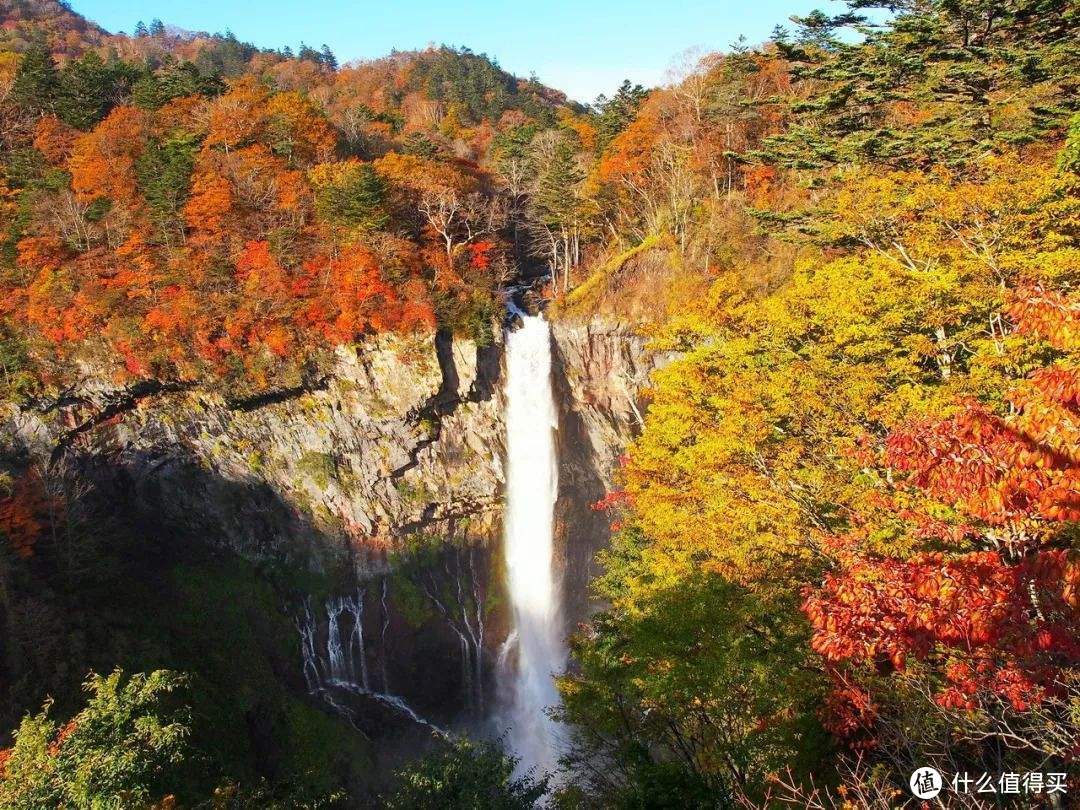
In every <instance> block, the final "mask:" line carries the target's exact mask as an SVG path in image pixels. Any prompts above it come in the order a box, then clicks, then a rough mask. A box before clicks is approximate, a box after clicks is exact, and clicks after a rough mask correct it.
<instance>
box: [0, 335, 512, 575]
mask: <svg viewBox="0 0 1080 810" xmlns="http://www.w3.org/2000/svg"><path fill="white" fill-rule="evenodd" d="M433 344H435V345H436V346H437V348H438V351H434V350H433ZM499 373H500V369H499V347H497V346H495V347H489V348H486V349H477V348H476V347H475V346H473V345H471V344H468V343H463V342H452V341H450V340H449V339H447V338H446V337H445V336H438V338H436V339H433V338H432V336H426V337H416V338H410V339H403V338H384V339H382V340H380V341H378V342H377V343H376V344H374V345H372V346H369V347H366V348H365V349H364V351H363V352H362V353H357V352H355V351H352V350H341V351H340V352H339V355H338V358H337V363H336V365H335V367H334V368H333V370H332V372H331V373H330V374H328V375H327V376H326V377H324V378H322V379H320V380H318V381H317V382H315V383H313V384H311V385H310V386H308V388H307V389H306V390H304V389H297V390H290V391H273V392H268V393H267V394H265V395H263V396H260V397H256V398H252V399H248V400H240V401H230V400H228V399H227V398H226V396H225V395H223V394H222V393H221V392H208V391H204V390H201V389H192V390H181V391H174V392H168V391H165V392H157V393H153V394H150V395H147V396H144V397H143V398H141V399H139V400H138V401H137V402H136V403H135V404H134V406H133V407H131V408H130V409H128V410H125V411H122V412H119V413H117V414H116V415H114V416H113V417H112V418H111V419H109V420H108V421H106V422H105V423H103V424H100V425H97V426H94V427H93V428H92V429H87V430H85V431H80V430H79V428H80V427H81V426H83V425H85V424H87V423H89V422H92V421H93V420H94V419H95V418H97V416H98V415H100V414H101V413H103V412H105V411H107V409H109V407H110V405H112V404H113V403H116V402H118V401H120V400H122V399H123V396H124V392H111V391H107V390H103V389H100V388H98V389H95V388H93V387H89V386H88V388H87V389H86V390H84V391H79V392H76V393H75V394H73V395H71V396H69V397H68V403H67V404H64V405H61V406H60V407H57V408H55V409H53V410H51V411H50V412H49V413H45V414H43V413H40V412H36V411H22V412H19V413H17V414H14V413H13V414H9V419H8V423H7V428H8V430H7V431H6V434H7V435H8V436H11V437H13V438H14V439H16V440H17V441H19V442H20V443H22V444H24V446H26V447H28V448H29V449H30V450H31V452H32V454H33V455H35V456H38V457H39V458H42V459H44V458H49V457H50V455H55V458H56V460H57V461H59V462H61V463H64V464H70V463H74V465H75V467H76V469H81V468H85V467H86V466H88V465H89V467H90V468H93V470H94V472H95V474H99V475H100V474H103V473H104V472H105V471H104V470H103V469H102V468H103V466H106V465H107V466H108V467H110V468H113V469H114V470H117V469H120V470H123V472H124V474H125V476H126V477H127V478H128V479H129V480H130V484H131V486H133V487H134V489H135V490H136V492H137V493H138V494H139V496H140V497H141V498H142V499H144V500H145V501H146V502H147V503H148V504H152V506H153V508H154V509H156V510H161V511H162V512H163V513H165V514H167V515H169V516H174V517H176V518H178V519H180V520H187V521H192V522H195V523H197V524H199V525H200V526H201V527H202V528H203V529H204V531H205V532H207V537H208V539H210V540H212V542H214V543H215V544H219V545H223V546H226V547H228V548H230V549H232V550H234V551H236V552H237V553H239V554H240V555H242V556H244V557H245V558H248V559H250V560H268V559H277V560H281V561H287V562H289V563H290V564H294V565H306V566H309V567H310V568H312V569H313V570H316V571H325V570H327V569H329V568H333V567H337V566H339V565H340V564H341V563H342V562H343V561H346V560H351V561H352V562H353V565H354V567H355V571H356V574H357V575H358V576H360V577H363V576H365V575H367V574H370V573H374V572H378V571H381V570H383V569H384V568H385V557H386V553H387V552H389V551H392V550H393V549H394V548H395V547H396V545H397V543H398V541H399V540H400V539H401V538H402V537H403V536H404V535H406V534H410V533H413V532H417V531H425V532H430V533H433V534H441V533H448V532H450V529H451V524H452V523H456V524H457V526H458V527H460V525H461V519H462V518H466V517H467V518H469V519H470V522H471V523H470V525H469V528H468V531H469V532H470V533H473V534H490V533H491V532H492V531H494V530H495V528H496V527H497V524H498V515H499V508H500V504H499V493H500V491H501V486H502V480H503V472H502V462H501V459H502V455H503V452H502V448H503V441H504V439H503V436H502V430H501V424H500V413H501V410H502V407H501V399H500V388H499V385H498V376H499ZM62 445H66V446H68V449H67V451H66V452H62V453H60V454H56V453H55V448H57V447H60V446H62ZM265 493H273V495H274V496H275V498H276V499H277V501H279V503H278V505H277V507H273V506H270V505H268V503H267V499H266V498H265V497H262V495H263V494H265Z"/></svg>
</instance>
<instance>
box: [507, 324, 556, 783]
mask: <svg viewBox="0 0 1080 810" xmlns="http://www.w3.org/2000/svg"><path fill="white" fill-rule="evenodd" d="M521 320H522V326H521V328H519V329H517V330H514V331H513V332H511V333H510V334H509V335H508V337H507V341H506V433H507V436H506V445H507V482H506V528H505V555H506V569H507V580H508V586H509V592H510V605H511V609H512V618H513V631H512V636H511V637H516V648H517V649H516V652H517V654H516V656H511V655H506V656H505V659H506V663H505V665H504V670H505V671H504V672H503V673H502V676H503V684H504V689H503V692H504V695H505V700H504V706H503V716H502V717H501V720H502V721H503V723H504V724H505V725H506V726H507V727H508V744H509V746H510V748H511V749H512V750H513V752H514V753H515V754H516V755H517V756H519V757H520V758H521V764H520V770H528V769H530V768H536V769H538V770H539V771H542V772H543V771H552V770H553V769H554V767H555V764H556V760H557V750H556V738H557V724H556V723H555V722H554V721H552V720H551V719H550V718H548V716H547V715H546V713H545V710H546V709H547V708H549V707H551V706H555V705H556V704H557V703H558V702H559V695H558V692H557V691H556V689H555V682H554V680H553V675H554V674H555V673H558V672H561V671H562V669H563V667H564V666H565V664H566V655H567V653H566V645H565V643H564V639H563V627H562V617H561V611H560V598H559V585H558V579H557V577H556V574H555V571H554V569H553V551H554V543H553V539H554V537H553V535H554V508H555V498H556V495H557V483H558V467H557V459H556V451H555V428H556V424H557V420H556V411H555V398H554V394H553V392H552V385H551V333H550V328H549V326H548V323H547V321H545V320H544V319H543V318H542V317H540V316H528V315H524V314H522V318H521ZM500 657H503V656H500ZM515 659H516V660H515Z"/></svg>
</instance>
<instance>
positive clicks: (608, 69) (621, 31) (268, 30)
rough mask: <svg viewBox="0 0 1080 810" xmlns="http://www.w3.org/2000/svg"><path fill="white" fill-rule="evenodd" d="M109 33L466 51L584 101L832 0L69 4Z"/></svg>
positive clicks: (362, 53)
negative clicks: (167, 27) (143, 30)
mask: <svg viewBox="0 0 1080 810" xmlns="http://www.w3.org/2000/svg"><path fill="white" fill-rule="evenodd" d="M72 7H73V8H74V9H75V10H76V11H78V12H79V13H81V14H83V15H85V16H86V17H89V18H90V19H91V20H94V21H95V22H97V23H98V24H100V25H101V26H103V27H104V28H106V29H108V30H110V31H127V32H128V33H131V31H132V30H133V29H134V27H135V23H136V22H138V21H139V20H144V21H145V22H146V23H147V24H149V22H150V20H151V19H152V18H153V17H160V18H161V19H162V20H163V21H164V22H165V23H166V24H171V25H176V26H179V27H180V28H186V29H189V30H196V31H211V32H213V31H224V30H225V29H227V28H228V29H232V31H233V32H234V33H235V34H236V35H237V36H238V37H239V38H240V39H243V40H247V41H250V42H254V43H255V44H256V45H260V46H264V47H280V46H282V45H291V46H292V47H293V48H294V49H295V48H296V46H297V45H298V44H299V43H300V41H301V40H303V41H304V42H306V43H307V44H309V45H313V46H315V47H319V46H321V45H322V44H323V43H324V42H325V43H326V44H328V45H329V46H330V47H331V49H333V51H334V53H335V54H336V55H337V57H338V59H339V60H341V61H342V62H344V61H347V60H351V59H371V58H375V57H379V56H383V55H385V54H386V53H388V52H389V51H390V50H391V49H392V48H397V49H399V50H408V49H412V48H419V47H424V46H425V45H428V44H431V43H434V44H443V43H445V44H448V45H459V46H462V45H464V46H468V47H469V48H472V49H473V50H474V51H476V52H478V53H480V52H483V53H487V54H488V55H489V56H493V57H495V58H496V59H498V61H499V63H500V64H501V65H502V66H503V68H505V69H506V70H509V71H511V72H512V73H516V74H517V75H520V76H528V75H529V74H530V73H533V72H535V73H536V75H537V77H538V78H539V79H540V80H541V81H543V82H545V83H546V84H549V85H551V86H553V87H557V88H558V89H560V90H563V91H564V92H566V93H567V94H568V95H570V96H571V97H572V98H575V99H578V100H579V101H591V100H592V99H593V98H595V97H596V95H597V94H598V93H601V92H604V93H608V94H610V92H611V91H612V90H613V89H614V88H615V87H617V86H618V84H619V83H620V82H621V81H622V79H623V78H629V79H631V80H632V81H635V82H640V83H641V84H644V85H654V84H659V83H662V82H663V80H664V77H665V74H666V72H667V70H668V69H669V68H670V67H671V65H672V64H673V63H677V62H678V61H679V57H680V54H682V53H683V52H685V51H686V50H687V49H688V48H695V47H696V48H701V49H704V50H706V51H708V50H720V49H725V48H726V47H727V46H728V45H729V44H730V43H731V42H733V41H734V40H735V39H736V38H737V37H738V36H739V34H744V35H745V36H746V37H747V39H748V40H750V41H751V42H752V43H753V42H760V41H762V40H764V39H765V38H766V37H768V35H769V32H770V31H771V30H772V28H773V26H774V25H775V24H776V23H785V22H786V21H787V18H788V17H789V16H790V15H791V14H805V13H806V12H807V11H809V10H811V9H814V8H822V9H823V10H825V11H827V12H833V13H836V11H837V10H839V9H840V8H842V4H841V3H838V2H833V1H832V0H743V2H737V1H736V0H623V1H622V2H615V0H578V2H574V1H573V0H548V2H531V3H526V2H520V0H519V1H518V2H498V1H497V0H461V2H446V1H445V0H443V2H439V1H438V0H352V1H351V2H349V0H307V1H306V2H302V3H297V2H286V0H259V1H258V2H251V0H249V2H243V3H241V2H228V0H218V2H211V1H208V0H169V1H168V2H165V1H164V0H152V1H151V2H146V0H72Z"/></svg>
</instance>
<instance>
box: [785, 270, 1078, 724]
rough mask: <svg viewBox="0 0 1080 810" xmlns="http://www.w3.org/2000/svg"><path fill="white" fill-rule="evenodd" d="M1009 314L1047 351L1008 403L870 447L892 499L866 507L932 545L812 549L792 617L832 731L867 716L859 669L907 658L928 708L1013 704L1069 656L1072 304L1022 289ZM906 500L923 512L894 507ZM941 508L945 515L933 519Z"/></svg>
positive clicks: (853, 537)
mask: <svg viewBox="0 0 1080 810" xmlns="http://www.w3.org/2000/svg"><path fill="white" fill-rule="evenodd" d="M1009 314H1010V315H1011V316H1012V317H1013V318H1014V319H1016V323H1017V331H1018V332H1021V333H1023V334H1028V335H1032V336H1035V337H1038V338H1041V339H1042V340H1043V341H1044V342H1045V343H1047V344H1049V345H1050V346H1051V347H1053V348H1054V349H1056V350H1058V351H1059V352H1060V353H1061V355H1062V356H1060V357H1059V358H1058V360H1057V361H1055V363H1054V364H1053V365H1048V366H1046V367H1044V368H1042V369H1040V370H1038V371H1036V372H1034V373H1032V374H1030V375H1029V376H1028V377H1027V378H1026V379H1024V380H1023V381H1021V382H1020V383H1019V384H1018V385H1017V386H1016V387H1015V388H1014V389H1013V390H1011V391H1009V392H1008V396H1007V397H1006V399H1007V401H1008V402H1009V403H1010V404H1011V410H1010V412H1009V413H1008V414H1006V415H999V414H998V413H995V412H994V411H993V410H991V409H990V408H989V407H988V406H985V405H983V404H980V403H977V402H966V403H962V409H961V410H960V412H959V413H957V414H956V415H954V416H951V417H949V418H946V419H939V420H932V419H922V420H914V421H910V422H908V423H906V424H904V425H902V426H900V427H899V428H897V429H896V430H894V431H893V432H892V433H891V435H890V436H889V437H888V439H887V440H886V442H885V448H884V460H885V463H886V465H887V466H888V467H889V468H890V470H891V471H892V473H893V475H894V476H895V477H896V479H897V483H896V485H895V487H894V488H895V489H896V491H897V493H898V494H900V493H907V494H908V497H906V498H896V499H893V498H892V497H891V496H885V497H882V498H880V499H879V505H886V506H889V505H892V510H893V511H892V518H891V519H897V518H898V519H899V520H900V521H901V522H902V525H904V526H905V527H906V528H907V531H908V532H909V533H910V535H911V536H912V537H915V538H918V539H921V540H923V541H929V542H930V544H931V547H932V548H937V549H942V548H944V549H946V550H935V551H928V552H924V553H919V554H915V555H913V556H911V557H909V558H906V559H904V558H897V557H889V556H881V555H876V554H872V553H870V552H869V551H867V550H866V543H865V541H866V538H867V537H868V536H869V535H870V534H871V533H872V532H873V530H874V527H873V526H861V527H859V528H857V529H855V530H852V531H850V532H848V533H846V534H844V535H842V536H833V537H828V538H825V541H824V543H823V548H824V549H825V551H826V553H828V554H829V555H830V556H831V558H832V559H833V560H834V562H835V569H834V570H833V571H832V572H831V573H829V574H828V575H827V576H826V577H825V579H824V582H823V583H822V584H821V585H820V586H819V587H816V588H811V589H809V590H808V591H807V593H806V599H805V602H804V605H803V610H804V612H805V613H806V615H807V617H808V618H809V620H810V624H811V627H812V629H813V638H812V642H811V644H812V647H813V649H814V650H815V651H816V652H817V653H819V654H820V655H821V656H822V657H823V658H824V659H825V661H826V663H827V666H828V668H829V670H830V673H831V674H832V676H833V678H834V681H835V685H836V688H835V690H834V693H833V695H832V698H831V699H830V702H829V705H828V706H827V707H826V712H827V715H828V716H827V721H828V723H829V725H830V728H831V729H832V730H833V731H834V732H836V733H837V734H839V735H841V736H848V735H852V734H853V733H855V732H856V731H859V730H864V729H866V728H867V727H868V726H869V725H870V724H871V723H872V721H873V717H874V712H875V707H874V704H873V700H872V697H871V693H870V691H869V690H868V689H867V688H866V687H865V685H864V683H863V681H862V679H861V678H860V675H859V673H860V672H863V673H876V674H877V675H890V674H894V673H897V672H901V671H904V670H905V669H907V668H908V667H909V665H910V659H916V660H918V661H919V662H920V663H921V665H922V666H923V667H925V668H928V670H929V672H930V677H931V680H932V682H934V683H936V684H937V687H936V694H935V695H934V698H935V700H936V702H937V703H938V704H939V705H941V706H943V707H947V708H952V709H961V710H972V709H975V708H978V707H979V706H980V705H982V703H983V702H984V701H985V700H986V699H988V698H989V699H995V700H1004V701H1006V702H1007V703H1008V704H1009V705H1010V706H1011V707H1012V709H1013V710H1014V711H1025V710H1027V709H1029V708H1031V707H1032V706H1033V705H1035V704H1038V703H1040V702H1041V701H1043V700H1045V699H1046V698H1048V697H1052V696H1055V695H1057V694H1059V692H1060V689H1061V673H1062V672H1063V670H1064V669H1066V668H1070V667H1075V666H1077V665H1078V664H1080V642H1078V640H1077V635H1076V628H1077V627H1078V626H1080V598H1078V594H1080V564H1078V562H1077V559H1076V557H1075V555H1074V554H1073V553H1072V551H1071V549H1069V548H1068V545H1069V543H1068V540H1067V536H1068V530H1067V528H1066V524H1070V523H1076V522H1078V521H1080V441H1078V439H1080V371H1078V368H1077V366H1076V364H1075V352H1076V351H1077V349H1078V348H1080V330H1078V329H1077V323H1080V307H1078V305H1077V303H1076V300H1075V297H1074V298H1072V299H1070V298H1069V297H1067V296H1065V295H1064V294H1060V293H1048V292H1045V291H1042V290H1037V291H1027V292H1026V293H1024V295H1023V296H1022V297H1020V298H1018V299H1017V301H1016V302H1015V303H1014V304H1013V305H1012V306H1011V307H1010V308H1009ZM912 498H914V499H915V501H916V503H920V504H923V506H925V507H926V508H924V509H920V508H911V507H910V506H906V505H905V506H904V507H903V508H901V507H900V506H898V505H897V504H899V503H900V502H903V503H905V504H907V503H910V502H911V499H912ZM933 504H937V505H938V507H939V508H937V509H933V508H931V506H932V505H933ZM942 509H944V510H945V513H947V514H951V515H953V517H952V518H950V519H948V520H943V519H941V517H939V515H940V514H942ZM973 546H974V548H975V550H972V547H973ZM947 549H952V550H951V551H950V550H947Z"/></svg>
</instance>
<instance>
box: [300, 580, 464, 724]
mask: <svg viewBox="0 0 1080 810" xmlns="http://www.w3.org/2000/svg"><path fill="white" fill-rule="evenodd" d="M386 590H387V586H386V580H383V584H382V594H381V597H380V600H379V601H380V605H381V607H382V612H383V624H382V634H383V639H382V640H383V642H384V645H385V635H386V630H387V627H388V625H389V615H388V613H387V611H386ZM364 594H365V591H364V589H362V588H357V590H356V593H354V594H349V595H344V596H331V597H329V598H327V600H326V603H325V605H324V607H325V609H326V654H325V655H323V654H322V653H321V652H320V634H319V624H318V622H317V621H316V618H315V613H313V612H312V609H311V600H310V599H308V600H305V601H304V603H303V613H302V614H301V615H299V616H297V617H296V629H297V631H298V632H299V634H300V653H301V655H302V657H303V672H304V678H305V680H306V681H307V687H308V692H309V693H310V694H312V695H318V696H320V697H321V698H322V699H323V700H324V701H326V703H327V705H329V706H330V707H331V708H332V709H333V710H334V711H335V712H337V713H338V714H340V715H342V716H343V717H345V718H346V719H347V720H349V721H350V722H352V723H353V725H354V726H355V725H356V715H355V714H354V712H353V711H352V709H350V708H349V706H347V705H345V703H343V702H342V701H341V700H340V699H339V698H340V697H341V692H347V693H351V694H354V695H359V696H362V697H364V698H368V699H370V700H373V701H375V702H377V703H380V704H382V705H383V706H385V707H387V708H388V709H390V710H392V711H394V712H396V713H398V714H401V715H403V716H404V717H406V718H408V719H409V720H411V721H412V722H414V723H417V724H418V725H422V726H426V727H427V728H429V729H430V730H431V731H432V733H434V734H436V735H438V736H440V737H448V735H447V733H446V732H445V731H443V730H442V729H441V728H439V727H438V726H436V725H434V724H433V723H431V722H429V721H428V720H425V719H424V718H423V717H421V716H420V715H419V714H417V713H416V712H415V711H414V710H413V708H412V707H411V706H410V705H409V704H408V703H406V702H405V701H404V700H403V699H402V698H401V697H399V696H398V695H395V694H393V693H391V692H390V685H389V683H388V681H387V675H386V662H385V655H383V656H380V669H381V674H382V691H381V692H380V691H376V690H375V689H373V688H372V687H371V683H370V677H369V675H368V665H367V653H366V651H365V649H364ZM344 628H347V629H344ZM356 727H357V728H359V726H356Z"/></svg>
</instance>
